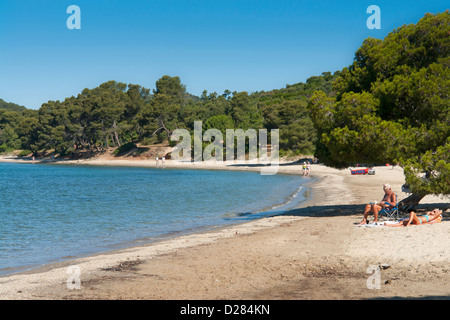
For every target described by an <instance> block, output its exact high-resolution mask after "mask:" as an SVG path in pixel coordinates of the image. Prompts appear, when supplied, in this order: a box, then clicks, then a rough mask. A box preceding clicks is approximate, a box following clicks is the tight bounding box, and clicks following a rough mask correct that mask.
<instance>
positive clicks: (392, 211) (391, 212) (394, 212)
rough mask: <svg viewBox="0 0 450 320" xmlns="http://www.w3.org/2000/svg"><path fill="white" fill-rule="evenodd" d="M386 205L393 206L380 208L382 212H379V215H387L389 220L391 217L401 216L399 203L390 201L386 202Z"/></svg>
mask: <svg viewBox="0 0 450 320" xmlns="http://www.w3.org/2000/svg"><path fill="white" fill-rule="evenodd" d="M386 205H388V206H389V207H391V208H383V209H381V210H380V212H378V215H379V216H380V217H382V216H386V218H387V220H388V221H389V220H390V219H393V220H394V219H396V220H398V216H399V209H398V203H396V204H395V205H393V204H390V203H389V202H386Z"/></svg>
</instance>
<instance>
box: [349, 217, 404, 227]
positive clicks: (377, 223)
mask: <svg viewBox="0 0 450 320" xmlns="http://www.w3.org/2000/svg"><path fill="white" fill-rule="evenodd" d="M402 220H403V219H402ZM402 220H399V221H384V222H373V223H367V224H362V225H356V226H357V227H366V228H376V227H386V225H385V224H395V223H399V222H400V221H402Z"/></svg>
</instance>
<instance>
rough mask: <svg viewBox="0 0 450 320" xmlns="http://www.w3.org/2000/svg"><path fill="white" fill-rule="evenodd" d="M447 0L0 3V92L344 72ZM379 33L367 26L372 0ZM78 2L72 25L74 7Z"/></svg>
mask: <svg viewBox="0 0 450 320" xmlns="http://www.w3.org/2000/svg"><path fill="white" fill-rule="evenodd" d="M444 2H445V1H442V0H427V1H379V0H371V1H365V0H344V1H313V0H309V1H303V0H297V1H287V0H226V1H222V0H129V1H117V0H70V1H66V0H26V1H25V0H1V2H0V98H2V99H3V100H5V101H8V102H14V103H18V104H20V105H24V106H26V107H28V108H33V109H37V108H39V107H40V106H41V105H42V103H44V102H47V101H48V100H64V99H65V98H66V97H70V96H72V95H74V96H76V95H77V94H78V93H80V92H81V91H82V90H83V89H84V88H94V87H96V86H98V85H99V84H101V83H103V82H106V81H109V80H116V81H120V82H125V83H133V84H139V85H142V86H144V87H146V88H150V89H154V87H155V82H156V81H157V80H158V79H159V78H160V77H162V76H163V75H166V74H167V75H170V76H179V77H180V78H181V81H182V82H183V83H184V84H185V85H186V89H187V91H188V92H190V93H193V94H196V95H200V94H201V92H202V91H203V90H207V91H208V92H214V91H216V92H218V93H223V91H224V90H226V89H228V90H230V91H248V92H254V91H261V90H265V91H267V90H271V89H278V88H283V87H285V86H286V84H294V83H298V82H305V81H306V79H307V78H308V77H310V76H313V75H320V74H321V73H322V72H325V71H331V72H334V71H336V70H341V69H342V68H343V67H345V66H348V65H350V64H351V63H352V60H353V57H354V53H355V51H356V50H357V49H358V47H359V46H360V45H361V43H362V41H363V40H364V39H366V38H367V37H375V38H379V39H382V38H384V37H385V36H386V35H387V34H388V33H389V32H390V31H392V30H393V29H395V28H397V27H399V26H401V25H404V24H410V23H416V22H417V21H418V20H419V19H420V18H421V17H423V16H424V14H425V13H426V12H432V13H437V12H443V11H445V10H446V9H448V6H446V5H445V4H444ZM372 4H374V5H378V6H379V7H380V9H381V30H370V29H368V28H367V26H366V21H367V19H368V18H369V16H370V14H367V13H366V10H367V7H369V6H370V5H372ZM70 5H77V6H79V7H80V9H81V30H69V29H68V28H67V26H66V21H67V19H68V18H69V16H70V14H67V13H66V10H67V7H68V6H70Z"/></svg>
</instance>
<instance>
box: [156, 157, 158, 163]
mask: <svg viewBox="0 0 450 320" xmlns="http://www.w3.org/2000/svg"><path fill="white" fill-rule="evenodd" d="M156 165H159V158H158V157H156Z"/></svg>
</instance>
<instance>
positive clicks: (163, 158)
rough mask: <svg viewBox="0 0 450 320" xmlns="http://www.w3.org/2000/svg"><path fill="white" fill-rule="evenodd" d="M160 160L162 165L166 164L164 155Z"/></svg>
mask: <svg viewBox="0 0 450 320" xmlns="http://www.w3.org/2000/svg"><path fill="white" fill-rule="evenodd" d="M161 161H162V164H163V165H164V164H166V157H162V158H161Z"/></svg>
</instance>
